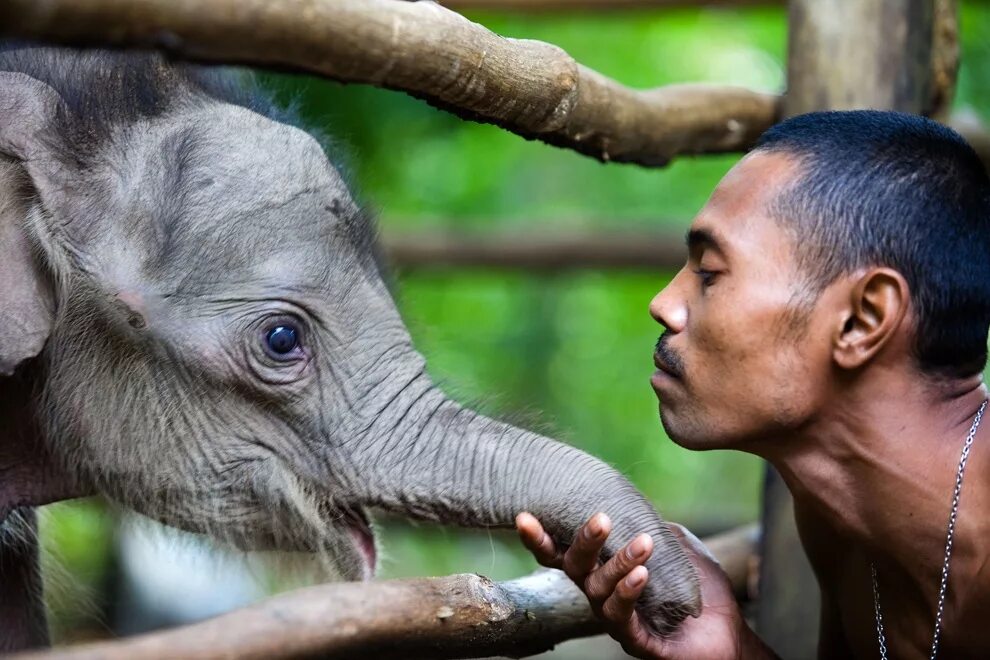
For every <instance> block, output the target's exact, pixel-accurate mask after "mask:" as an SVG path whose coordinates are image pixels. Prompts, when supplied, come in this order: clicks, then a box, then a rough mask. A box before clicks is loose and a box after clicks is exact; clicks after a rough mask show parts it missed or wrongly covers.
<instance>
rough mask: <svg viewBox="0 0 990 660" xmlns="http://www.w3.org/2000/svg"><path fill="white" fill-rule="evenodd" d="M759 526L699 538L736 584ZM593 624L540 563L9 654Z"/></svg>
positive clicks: (355, 647)
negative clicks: (523, 569) (514, 574)
mask: <svg viewBox="0 0 990 660" xmlns="http://www.w3.org/2000/svg"><path fill="white" fill-rule="evenodd" d="M757 536H758V531H757V529H756V526H755V525H749V526H746V527H742V528H739V529H737V530H732V531H730V532H727V533H725V534H721V535H718V536H715V537H710V538H709V539H706V543H707V544H708V547H709V549H710V550H711V551H712V552H713V553H714V554H715V556H716V558H717V559H718V560H719V562H720V563H721V564H722V567H723V568H724V569H725V570H726V572H727V573H728V575H729V576H730V579H731V580H732V582H733V589H734V591H736V593H737V594H745V593H746V588H747V587H746V585H747V584H748V583H749V582H750V581H752V576H751V575H750V571H751V569H752V567H753V566H754V559H753V555H754V551H755V548H756V538H757ZM600 632H602V628H601V625H600V624H599V623H598V622H597V620H596V619H595V617H594V615H593V614H592V613H591V610H590V608H589V607H588V602H587V600H586V599H585V597H584V595H583V594H582V593H581V592H580V591H578V590H577V588H576V587H575V586H574V585H573V584H572V583H571V581H570V580H568V579H567V578H566V577H565V576H564V574H563V573H561V572H560V571H549V570H541V571H537V572H536V573H533V574H532V575H529V576H526V577H523V578H519V579H518V580H511V581H508V582H502V583H494V582H492V581H491V580H489V579H488V578H485V577H482V576H479V575H452V576H448V577H442V578H430V579H413V580H392V581H382V582H367V583H360V582H350V583H342V584H329V585H321V586H316V587H309V588H306V589H299V590H296V591H293V592H289V593H286V594H282V595H280V596H275V597H273V598H270V599H268V600H265V601H262V602H260V603H257V604H255V605H251V606H249V607H245V608H242V609H239V610H236V611H233V612H230V613H228V614H224V615H221V616H218V617H215V618H213V619H209V620H206V621H202V622H200V623H195V624H192V625H188V626H184V627H182V628H176V629H172V630H166V631H163V632H155V633H150V634H146V635H139V636H136V637H131V638H127V639H123V640H120V641H113V642H101V643H96V644H82V645H78V646H72V647H66V648H59V649H54V650H51V651H46V652H39V653H27V654H21V655H16V656H12V657H11V660H130V659H131V658H141V659H142V660H166V659H170V658H184V659H187V660H221V659H226V658H239V659H240V660H255V659H257V660H283V659H287V658H303V657H312V656H314V655H319V656H320V657H322V658H328V659H336V658H339V659H344V658H376V659H381V660H389V659H391V658H396V659H398V658H402V659H405V658H478V657H487V656H492V655H511V656H516V657H521V656H526V655H533V654H536V653H540V652H543V651H545V650H548V649H550V648H552V647H553V645H554V644H557V643H559V642H562V641H564V640H567V639H573V638H576V637H586V636H589V635H596V634H599V633H600Z"/></svg>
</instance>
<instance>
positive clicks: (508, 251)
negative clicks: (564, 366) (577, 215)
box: [381, 231, 687, 271]
mask: <svg viewBox="0 0 990 660" xmlns="http://www.w3.org/2000/svg"><path fill="white" fill-rule="evenodd" d="M381 243H382V247H383V248H384V250H385V253H386V254H387V255H388V257H389V260H390V262H391V263H392V264H393V265H394V266H396V267H398V268H400V269H415V268H465V267H477V268H512V269H521V270H536V271H559V270H568V269H575V268H631V269H632V268H637V269H638V268H646V269H650V270H672V269H673V270H676V269H679V268H680V267H681V266H683V265H684V260H685V258H686V257H687V248H686V247H685V246H684V237H683V235H674V234H672V233H658V232H638V233H631V232H625V233H621V232H619V233H605V232H601V231H598V232H566V233H565V232H562V233H558V234H535V235H534V233H533V232H531V231H525V232H518V233H514V234H507V233H498V234H494V235H493V234H491V233H489V234H481V235H463V234H451V233H439V232H436V233H419V234H388V233H386V234H384V235H383V236H382V238H381Z"/></svg>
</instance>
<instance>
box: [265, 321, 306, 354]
mask: <svg viewBox="0 0 990 660" xmlns="http://www.w3.org/2000/svg"><path fill="white" fill-rule="evenodd" d="M265 345H266V346H267V347H268V350H269V351H271V352H272V353H273V354H274V355H275V357H282V356H286V355H288V354H289V353H291V352H292V351H293V350H294V349H295V348H296V347H297V346H299V331H298V330H297V329H296V327H295V326H292V325H288V324H286V325H277V326H275V327H274V328H272V329H271V330H269V331H268V334H266V335H265Z"/></svg>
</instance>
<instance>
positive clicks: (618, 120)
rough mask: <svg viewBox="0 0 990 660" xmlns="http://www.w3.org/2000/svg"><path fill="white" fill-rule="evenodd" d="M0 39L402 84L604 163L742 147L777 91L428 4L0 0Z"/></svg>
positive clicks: (442, 104)
mask: <svg viewBox="0 0 990 660" xmlns="http://www.w3.org/2000/svg"><path fill="white" fill-rule="evenodd" d="M0 35H6V36H17V37H25V38H35V39H42V40H47V41H56V42H66V43H73V44H100V45H104V46H105V45H119V46H150V47H157V48H162V49H164V50H166V51H169V52H171V53H173V54H175V55H177V56H180V57H184V58H191V59H200V60H212V61H222V62H242V63H248V64H256V65H267V66H280V67H290V68H292V69H296V70H303V71H310V72H313V73H318V74H320V75H323V76H325V77H327V78H330V79H333V80H339V81H342V82H359V83H369V84H373V85H376V86H380V87H385V88H389V89H395V90H401V91H405V92H408V93H409V94H411V95H413V96H416V97H418V98H422V99H424V100H425V101H427V102H429V103H431V104H432V105H435V106H437V107H439V108H442V109H445V110H449V111H451V112H453V113H455V114H457V115H459V116H461V117H463V118H466V119H472V120H476V121H480V122H486V123H492V124H496V125H498V126H501V127H503V128H505V129H507V130H509V131H512V132H514V133H517V134H519V135H522V136H523V137H526V138H529V139H539V140H542V141H544V142H547V143H549V144H553V145H556V146H561V147H567V148H570V149H574V150H576V151H578V152H580V153H583V154H586V155H589V156H593V157H595V158H598V159H601V160H603V161H605V160H612V161H621V162H634V163H640V164H643V165H651V166H660V165H665V164H666V163H668V162H669V161H670V160H671V158H673V157H674V156H676V155H679V154H698V153H712V152H727V151H740V150H745V149H746V148H748V147H749V146H750V145H752V143H753V141H754V140H755V139H756V138H757V136H759V135H760V133H762V132H763V131H764V130H765V129H766V128H768V127H769V126H770V125H771V124H773V122H774V121H775V120H776V119H777V117H778V115H779V112H780V101H779V99H778V98H777V97H776V96H774V95H771V94H761V93H758V92H753V91H750V90H747V89H743V88H740V87H731V86H726V85H704V84H699V85H671V86H667V87H659V88H656V89H652V90H645V91H637V90H633V89H630V88H628V87H625V86H623V85H621V84H619V83H617V82H615V81H614V80H611V79H609V78H607V77H605V76H603V75H601V74H600V73H597V72H595V71H592V70H591V69H588V68H586V67H584V66H581V65H580V64H578V63H577V62H575V61H574V60H573V59H572V58H571V57H570V56H569V55H567V53H565V52H564V51H563V50H562V49H560V48H558V47H557V46H553V45H551V44H547V43H543V42H540V41H531V40H523V39H507V38H504V37H500V36H499V35H496V34H494V33H492V32H491V31H489V30H487V29H486V28H484V27H482V26H481V25H478V24H477V23H472V22H471V21H469V20H468V19H466V18H464V17H463V16H461V15H460V14H458V13H457V12H454V11H451V10H449V9H446V8H444V7H442V6H440V5H438V4H436V3H433V2H396V1H395V0H320V1H317V0H282V1H280V2H270V0H211V1H210V2H202V1H201V0H44V1H39V0H4V2H2V3H0Z"/></svg>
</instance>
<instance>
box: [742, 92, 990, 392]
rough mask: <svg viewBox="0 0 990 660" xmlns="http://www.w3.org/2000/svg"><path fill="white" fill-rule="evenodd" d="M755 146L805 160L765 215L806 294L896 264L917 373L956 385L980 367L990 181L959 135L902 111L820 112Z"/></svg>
mask: <svg viewBox="0 0 990 660" xmlns="http://www.w3.org/2000/svg"><path fill="white" fill-rule="evenodd" d="M756 149H757V150H758V151H763V152H778V153H786V154H790V155H793V156H795V157H796V158H797V159H798V160H799V162H800V163H801V167H802V172H801V175H800V177H799V178H798V179H797V180H796V182H795V183H794V184H792V185H791V186H790V187H789V189H788V190H786V191H785V192H784V193H782V194H781V195H780V196H778V198H777V199H775V200H774V202H772V203H771V206H772V208H771V209H770V212H771V214H772V215H773V216H774V217H775V218H776V219H777V220H778V222H780V223H781V224H782V225H784V226H786V227H787V228H788V230H790V231H791V232H792V235H793V237H794V239H795V245H797V246H799V250H798V266H799V268H800V269H801V270H802V273H803V274H804V275H806V276H807V277H808V283H809V284H810V286H812V287H817V291H818V292H820V291H821V290H822V289H823V288H824V287H825V286H827V285H828V284H830V283H831V282H834V281H835V279H836V278H837V277H839V276H840V275H842V274H844V273H849V272H851V271H853V270H855V269H857V268H861V267H866V266H887V267H890V268H893V269H895V270H897V271H898V272H899V273H901V274H902V275H903V276H904V278H905V280H907V282H908V286H909V288H910V291H911V298H912V306H913V309H914V313H915V315H916V319H917V327H916V332H915V345H914V353H915V358H916V360H917V362H918V366H919V367H920V368H921V370H922V371H923V372H924V373H926V374H931V375H935V376H941V377H948V378H958V377H966V376H971V375H973V374H976V373H979V372H980V371H981V370H982V369H983V368H984V367H985V365H986V362H987V334H988V330H990V178H988V176H987V170H986V167H985V165H984V164H983V163H982V162H981V160H980V158H979V156H977V154H976V152H975V151H973V149H972V147H970V146H969V144H967V143H966V141H965V140H964V139H963V138H962V137H961V136H960V135H959V134H958V133H956V132H955V131H953V130H952V129H950V128H947V127H946V126H943V125H942V124H939V123H937V122H935V121H932V120H930V119H925V118H923V117H918V116H915V115H909V114H904V113H898V112H881V111H876V110H857V111H849V112H813V113H809V114H806V115H799V116H797V117H793V118H791V119H788V120H786V121H783V122H781V123H780V124H777V125H776V126H774V127H772V128H770V129H769V130H768V131H767V132H766V133H764V134H763V136H762V137H761V138H760V140H759V142H758V143H757V146H756Z"/></svg>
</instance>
